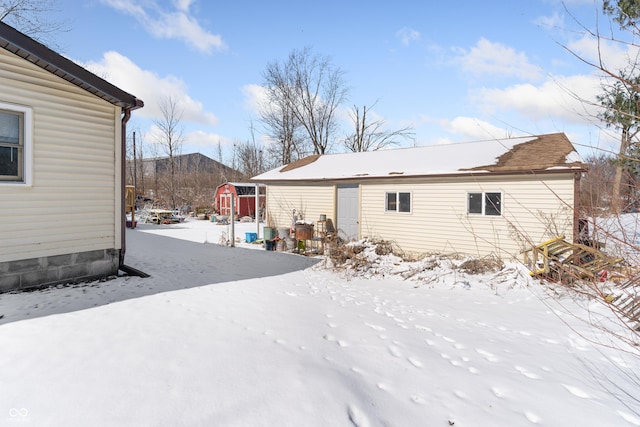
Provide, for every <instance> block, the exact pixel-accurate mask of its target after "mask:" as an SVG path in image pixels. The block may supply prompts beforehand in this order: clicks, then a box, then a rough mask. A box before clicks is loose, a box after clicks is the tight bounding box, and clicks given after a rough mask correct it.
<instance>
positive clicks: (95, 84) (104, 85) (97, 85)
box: [0, 22, 144, 110]
mask: <svg viewBox="0 0 640 427" xmlns="http://www.w3.org/2000/svg"><path fill="white" fill-rule="evenodd" d="M0 47H2V48H3V49H5V50H7V51H9V52H11V53H13V54H15V55H17V56H19V57H21V58H23V59H25V60H27V61H29V62H31V63H33V64H35V65H37V66H38V67H40V68H42V69H43V70H46V71H48V72H50V73H52V74H54V75H56V76H58V77H60V78H62V79H64V80H66V81H68V82H70V83H72V84H74V85H76V86H78V87H79V88H82V89H84V90H86V91H87V92H89V93H92V94H93V95H95V96H97V97H99V98H102V99H104V100H105V101H107V102H109V103H111V104H113V105H117V106H119V107H121V108H128V109H131V110H133V109H136V108H141V107H142V106H144V103H143V102H142V100H141V99H138V98H136V97H135V96H134V95H131V94H130V93H128V92H125V91H124V90H122V89H120V88H118V87H117V86H115V85H113V84H111V83H109V82H108V81H106V80H104V79H102V78H100V77H98V76H96V75H95V74H93V73H92V72H90V71H88V70H86V69H85V68H83V67H81V66H79V65H78V64H76V63H75V62H73V61H71V60H69V59H67V58H65V57H63V56H62V55H60V54H58V53H56V52H55V51H53V50H51V49H49V48H48V47H47V46H45V45H43V44H42V43H40V42H38V41H36V40H34V39H32V38H31V37H29V36H27V35H25V34H23V33H21V32H20V31H18V30H16V29H15V28H13V27H11V26H9V25H7V24H5V23H4V22H0Z"/></svg>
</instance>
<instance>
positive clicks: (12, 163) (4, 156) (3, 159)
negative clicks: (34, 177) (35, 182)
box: [0, 147, 19, 176]
mask: <svg viewBox="0 0 640 427" xmlns="http://www.w3.org/2000/svg"><path fill="white" fill-rule="evenodd" d="M18 162H19V158H18V149H17V148H15V147H0V176H18Z"/></svg>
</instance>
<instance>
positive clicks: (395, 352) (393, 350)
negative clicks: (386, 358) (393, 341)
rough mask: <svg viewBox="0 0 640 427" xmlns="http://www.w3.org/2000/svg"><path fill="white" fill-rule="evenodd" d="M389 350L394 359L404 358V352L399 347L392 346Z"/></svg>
mask: <svg viewBox="0 0 640 427" xmlns="http://www.w3.org/2000/svg"><path fill="white" fill-rule="evenodd" d="M388 349H389V353H391V355H392V356H393V357H402V352H401V351H400V349H399V348H398V347H396V346H394V345H390V346H389V348H388Z"/></svg>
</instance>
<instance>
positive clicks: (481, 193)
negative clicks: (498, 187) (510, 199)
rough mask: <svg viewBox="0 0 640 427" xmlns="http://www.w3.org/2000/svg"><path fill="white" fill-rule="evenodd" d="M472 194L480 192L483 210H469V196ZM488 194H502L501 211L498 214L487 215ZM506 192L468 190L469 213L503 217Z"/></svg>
mask: <svg viewBox="0 0 640 427" xmlns="http://www.w3.org/2000/svg"><path fill="white" fill-rule="evenodd" d="M471 194H480V197H481V200H482V211H481V212H469V196H470V195H471ZM487 194H499V195H500V213H499V214H498V215H487V206H486V204H487ZM503 196H504V194H503V193H502V191H467V200H466V202H467V215H472V216H488V217H501V216H502V212H503V199H504V197H503Z"/></svg>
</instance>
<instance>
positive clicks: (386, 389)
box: [376, 383, 391, 391]
mask: <svg viewBox="0 0 640 427" xmlns="http://www.w3.org/2000/svg"><path fill="white" fill-rule="evenodd" d="M376 387H378V388H379V389H380V390H383V391H390V390H391V387H389V385H387V384H385V383H378V384H376Z"/></svg>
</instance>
